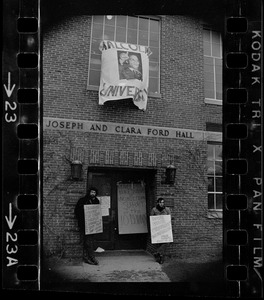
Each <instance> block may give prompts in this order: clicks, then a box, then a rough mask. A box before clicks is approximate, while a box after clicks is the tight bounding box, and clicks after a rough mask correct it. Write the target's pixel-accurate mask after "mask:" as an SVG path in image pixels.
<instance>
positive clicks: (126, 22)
mask: <svg viewBox="0 0 264 300" xmlns="http://www.w3.org/2000/svg"><path fill="white" fill-rule="evenodd" d="M102 40H111V41H115V42H123V43H128V44H136V45H142V46H149V47H150V50H151V52H152V54H151V55H150V57H149V92H150V93H156V94H158V93H160V29H159V20H157V19H155V18H148V17H131V16H121V15H118V16H110V15H109V16H102V15H96V16H93V18H92V32H91V51H90V59H89V62H90V63H89V74H88V87H99V85H100V72H101V51H100V50H99V45H100V42H101V41H102Z"/></svg>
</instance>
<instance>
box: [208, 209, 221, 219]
mask: <svg viewBox="0 0 264 300" xmlns="http://www.w3.org/2000/svg"><path fill="white" fill-rule="evenodd" d="M207 217H208V218H209V219H222V218H223V211H222V210H210V211H208V212H207Z"/></svg>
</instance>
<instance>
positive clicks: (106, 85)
mask: <svg viewBox="0 0 264 300" xmlns="http://www.w3.org/2000/svg"><path fill="white" fill-rule="evenodd" d="M100 50H101V51H102V60H101V78H100V87H99V104H100V105H103V104H104V103H105V102H106V101H109V100H121V99H126V98H132V100H133V102H134V104H135V105H136V106H137V107H138V108H139V109H142V110H146V108H147V99H148V85H149V56H150V54H151V51H150V48H149V47H147V46H139V45H134V44H126V43H119V42H113V41H106V40H104V41H102V42H101V44H100Z"/></svg>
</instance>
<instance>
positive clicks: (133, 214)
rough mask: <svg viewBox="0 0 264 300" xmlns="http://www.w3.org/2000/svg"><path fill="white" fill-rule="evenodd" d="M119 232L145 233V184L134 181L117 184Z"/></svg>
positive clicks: (146, 229) (146, 230)
mask: <svg viewBox="0 0 264 300" xmlns="http://www.w3.org/2000/svg"><path fill="white" fill-rule="evenodd" d="M117 195H118V230H119V234H131V233H146V232H148V228H147V214H146V194H145V186H144V185H141V184H135V183H127V184H125V183H122V184H118V194H117Z"/></svg>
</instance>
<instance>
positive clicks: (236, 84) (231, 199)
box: [223, 0, 263, 297]
mask: <svg viewBox="0 0 264 300" xmlns="http://www.w3.org/2000/svg"><path fill="white" fill-rule="evenodd" d="M261 18H262V16H261V1H255V3H254V4H253V3H252V2H251V3H250V1H247V2H246V1H239V0H237V1H230V2H229V4H228V7H227V9H226V28H225V29H226V32H225V38H224V52H225V55H224V93H225V95H224V105H223V123H224V133H223V135H224V145H223V156H224V262H225V278H226V293H227V296H231V297H263V290H262V288H263V287H262V284H263V282H262V270H263V248H262V245H263V242H262V195H263V194H262V189H263V185H262V175H263V169H262V163H263V156H262V142H263V140H262V138H261V137H262V133H263V128H262V109H263V106H262V105H263V102H262V100H263V99H262V96H263V95H262V88H261V82H262V80H263V78H262V68H261V63H262V29H261V28H262V27H261Z"/></svg>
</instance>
